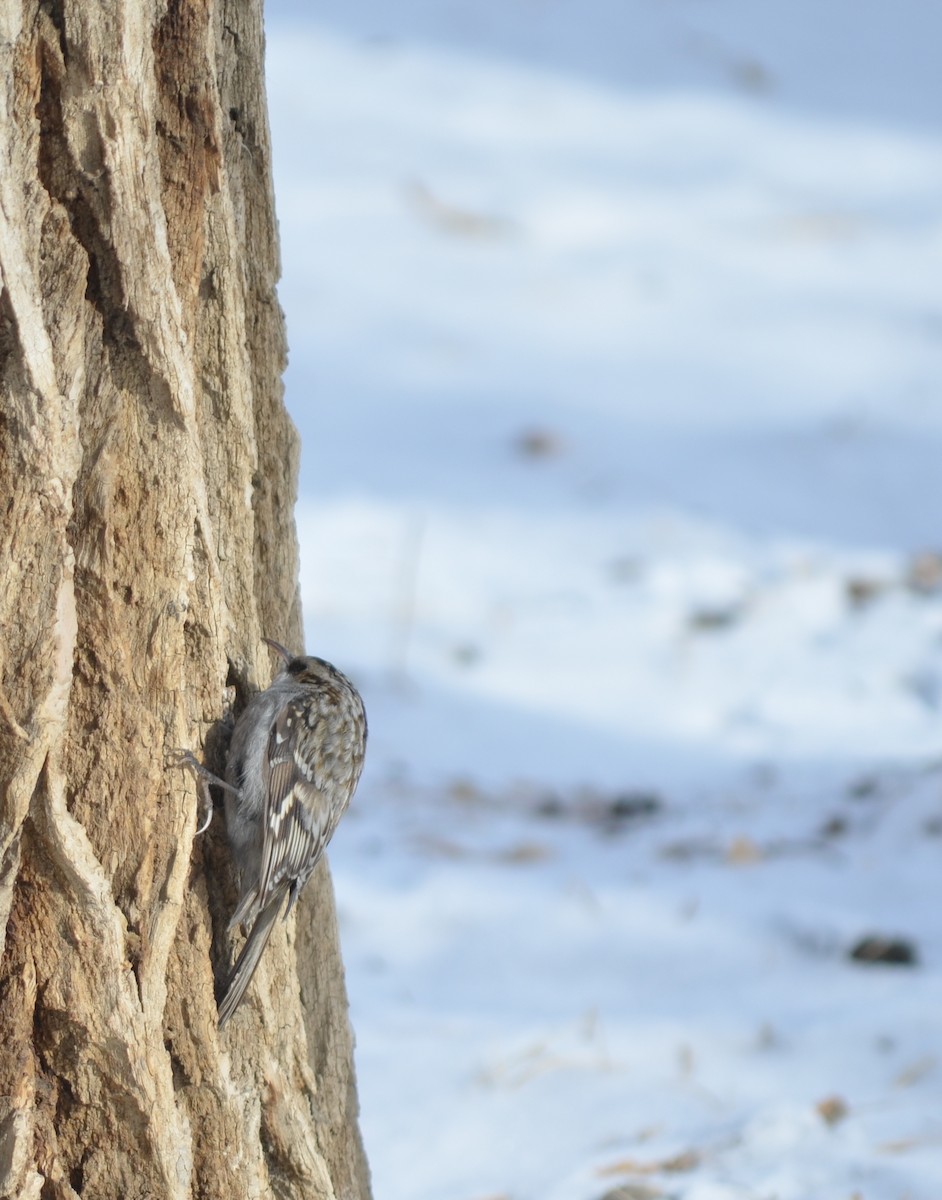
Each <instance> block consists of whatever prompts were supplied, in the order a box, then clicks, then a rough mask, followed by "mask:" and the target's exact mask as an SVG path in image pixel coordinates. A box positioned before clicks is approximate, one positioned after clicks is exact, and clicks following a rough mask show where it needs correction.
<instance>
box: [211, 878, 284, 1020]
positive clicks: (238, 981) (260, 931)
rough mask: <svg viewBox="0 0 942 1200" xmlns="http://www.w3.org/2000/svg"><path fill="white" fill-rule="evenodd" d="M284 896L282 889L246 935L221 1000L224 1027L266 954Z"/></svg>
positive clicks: (220, 1011) (220, 1010) (220, 1006)
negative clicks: (259, 962) (263, 955)
mask: <svg viewBox="0 0 942 1200" xmlns="http://www.w3.org/2000/svg"><path fill="white" fill-rule="evenodd" d="M284 899H285V898H284V893H279V894H278V895H277V896H275V897H273V898H272V899H271V900H269V901H268V903H267V904H266V905H265V907H264V908H263V909H262V911H261V912H260V913H259V914H258V916H257V917H256V918H255V921H254V923H253V925H252V932H251V933H250V934H249V936H248V937H247V938H246V941H245V945H244V946H243V947H242V952H241V953H240V955H239V957H238V958H237V959H236V964H235V966H234V967H233V968H232V974H231V975H230V976H229V982H228V983H227V984H226V992H225V995H224V996H223V998H222V1000H221V1001H220V1002H219V1028H220V1029H222V1027H223V1025H225V1023H226V1022H227V1021H228V1020H229V1018H230V1017H231V1016H232V1014H233V1013H234V1012H235V1010H236V1009H237V1008H238V1007H239V1005H240V1003H241V1002H242V997H243V996H244V995H245V989H246V988H247V987H248V986H249V984H250V983H251V982H252V976H253V975H254V974H255V968H256V967H257V966H258V960H259V959H260V958H261V957H262V954H263V952H264V950H265V947H266V946H267V945H268V939H269V937H270V936H271V931H272V928H273V926H274V924H275V921H276V920H277V919H278V914H279V912H280V911H281V907H282V905H283V904H284Z"/></svg>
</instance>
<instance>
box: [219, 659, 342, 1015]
mask: <svg viewBox="0 0 942 1200" xmlns="http://www.w3.org/2000/svg"><path fill="white" fill-rule="evenodd" d="M265 641H266V642H268V644H269V645H270V646H271V647H272V648H273V649H274V650H277V652H278V653H279V654H280V655H281V656H282V658H283V659H284V666H283V667H282V669H281V670H280V671H279V673H278V674H277V675H276V676H275V678H274V679H273V680H272V683H271V685H270V686H269V687H268V688H267V689H266V690H265V691H264V692H259V693H258V695H256V696H254V697H253V699H252V700H251V701H250V702H249V704H248V705H247V706H246V708H245V711H244V712H243V713H242V715H241V716H240V717H239V720H238V721H237V722H236V727H235V729H234V730H233V733H232V741H231V743H230V746H229V756H228V759H227V762H226V788H225V794H226V827H227V830H228V834H229V844H230V846H231V849H232V856H233V858H234V859H235V862H236V865H237V867H238V868H239V873H240V893H239V903H238V905H237V906H236V910H235V912H234V913H233V914H232V920H231V921H230V922H229V928H230V929H232V928H233V927H234V926H236V925H239V924H241V923H243V922H244V923H245V924H251V931H250V932H249V936H248V938H247V939H246V942H245V945H244V946H243V947H242V951H241V953H240V954H239V957H238V958H237V960H236V964H235V966H234V967H233V969H232V973H231V975H230V977H229V980H228V982H227V984H226V991H225V995H224V996H223V998H222V1000H221V1002H220V1004H219V1025H220V1027H222V1026H223V1025H224V1024H225V1023H226V1021H228V1020H229V1018H230V1017H231V1016H232V1014H233V1013H234V1012H235V1010H236V1009H237V1008H238V1006H239V1003H240V1001H241V1000H242V997H243V996H244V995H245V989H246V988H247V987H248V985H249V983H250V981H251V979H252V975H253V974H254V973H255V968H256V967H257V966H258V963H259V959H260V958H261V956H262V952H263V951H264V949H265V946H266V945H267V944H268V938H269V936H270V934H271V931H272V928H273V926H274V924H275V921H276V919H277V917H278V914H279V913H280V912H281V910H282V908H283V907H284V902H285V898H287V901H288V906H287V909H286V910H285V916H287V915H288V913H289V912H290V911H291V909H292V907H293V906H294V903H295V901H296V900H297V898H298V895H299V894H300V891H301V889H302V888H303V887H304V885H305V884H306V883H307V881H308V879H310V877H311V874H312V872H313V871H314V868H315V867H316V866H317V860H318V859H319V858H320V856H321V853H322V851H323V849H324V847H325V846H326V845H327V843H328V842H329V841H330V838H331V835H332V834H333V832H334V830H335V829H336V827H337V822H338V821H339V820H340V818H341V817H342V816H343V814H344V812H345V811H346V808H347V805H348V804H349V803H350V798H351V796H352V795H353V793H354V791H355V790H356V786H357V783H358V781H359V778H360V772H361V771H362V769H363V756H364V753H365V750H366V713H365V711H364V709H363V701H362V700H361V699H360V694H359V692H358V691H357V690H356V688H355V687H354V686H353V684H352V683H351V682H350V680H349V679H347V678H346V676H344V675H342V674H341V673H340V671H338V670H337V668H336V667H333V666H331V664H330V663H328V662H324V660H323V659H322V658H308V657H301V656H299V657H295V656H294V655H293V654H291V653H289V651H287V650H286V649H285V648H284V647H283V646H280V645H279V644H278V643H277V642H273V641H270V640H269V639H268V638H266V639H265Z"/></svg>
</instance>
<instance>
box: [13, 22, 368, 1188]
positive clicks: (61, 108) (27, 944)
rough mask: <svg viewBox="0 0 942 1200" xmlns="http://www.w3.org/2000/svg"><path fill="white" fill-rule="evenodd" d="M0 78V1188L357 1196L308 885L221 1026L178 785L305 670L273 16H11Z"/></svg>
mask: <svg viewBox="0 0 942 1200" xmlns="http://www.w3.org/2000/svg"><path fill="white" fill-rule="evenodd" d="M0 62H2V74H3V78H2V80H0V270H2V291H0V387H2V395H3V399H2V407H0V502H2V505H3V510H4V518H3V522H2V525H0V571H2V574H0V931H3V944H2V950H3V956H2V960H0V1193H2V1194H3V1195H5V1196H15V1197H17V1198H20V1197H22V1198H31V1197H42V1198H43V1200H53V1198H59V1197H74V1196H85V1197H91V1198H94V1200H107V1198H108V1197H115V1198H120V1200H134V1198H135V1197H141V1198H144V1197H146V1198H147V1200H159V1198H162V1197H189V1196H194V1197H195V1196H199V1197H205V1198H210V1197H226V1198H227V1200H231V1198H232V1197H240V1196H268V1195H274V1196H278V1197H289V1196H290V1197H294V1196H297V1197H301V1196H304V1197H337V1198H343V1200H346V1198H347V1197H352V1198H358V1200H359V1198H362V1197H366V1196H368V1194H369V1184H368V1177H367V1170H366V1164H365V1160H364V1157H363V1153H362V1148H361V1145H360V1140H359V1134H358V1130H357V1124H356V1095H355V1087H354V1081H353V1072H352V1063H351V1037H350V1031H349V1026H348V1021H347V1008H346V996H345V992H344V984H343V973H342V967H341V963H340V958H339V953H338V948H337V934H336V922H335V917H334V910H333V899H332V892H331V887H330V881H329V876H328V874H327V872H326V869H325V867H324V866H321V867H319V868H318V871H317V874H316V875H315V878H314V880H313V881H312V883H311V884H310V885H309V887H308V889H307V892H306V895H305V896H304V898H303V900H302V903H301V905H300V906H299V907H300V911H299V912H298V915H297V918H296V919H295V918H293V917H292V918H290V919H289V920H288V921H287V922H284V923H280V924H279V927H278V929H277V930H276V932H275V935H274V936H273V938H272V942H271V945H270V946H269V949H268V951H267V953H266V955H265V958H264V959H263V962H262V965H261V967H260V969H259V971H258V973H257V975H256V979H255V982H254V983H253V985H252V987H251V989H250V991H249V996H248V999H247V1001H246V1003H245V1005H244V1006H243V1008H242V1010H240V1012H239V1013H238V1014H237V1016H236V1017H235V1018H234V1019H233V1021H232V1022H231V1024H230V1025H229V1026H228V1027H227V1028H226V1029H225V1030H224V1031H223V1033H222V1034H220V1033H218V1032H217V1029H216V1008H215V1001H214V975H215V977H217V978H218V977H219V976H220V975H221V973H222V972H223V971H224V970H225V966H226V963H227V962H228V960H229V956H230V952H231V946H230V940H231V939H230V937H229V935H228V934H227V931H226V922H227V918H228V915H229V913H230V912H231V911H232V908H233V904H234V896H235V888H234V879H233V876H232V870H231V866H230V864H229V860H228V854H227V848H226V839H225V831H224V828H223V825H224V822H223V820H222V817H221V814H220V815H219V816H217V818H216V820H215V821H214V823H213V826H212V827H211V829H210V831H209V833H207V834H206V835H204V836H202V837H200V838H195V836H194V835H195V830H196V825H197V812H198V802H197V792H196V787H195V783H194V780H193V779H192V777H191V776H190V775H189V774H188V773H187V772H185V771H180V770H174V769H168V766H167V754H168V751H170V750H172V749H173V748H176V747H191V748H193V749H194V750H196V751H197V753H199V751H200V748H201V746H203V745H204V743H205V742H206V739H207V736H208V735H209V734H211V733H212V732H213V731H215V732H216V733H217V734H218V733H219V732H220V730H222V728H223V727H222V726H221V725H220V718H221V717H222V716H223V713H224V711H225V708H226V705H227V704H230V705H231V704H232V703H233V702H234V703H235V705H236V707H238V705H239V703H242V702H244V698H245V695H246V694H247V692H248V690H249V689H251V688H253V687H257V686H264V685H265V684H267V682H268V680H269V675H270V670H271V666H270V663H269V656H268V651H267V650H266V649H265V648H264V647H263V645H262V644H261V637H262V636H263V635H268V636H271V637H275V638H278V639H279V640H281V641H283V642H285V643H286V644H287V645H289V646H291V647H292V648H294V647H297V648H298V649H300V648H301V616H300V607H299V602H298V592H297V582H296V581H297V545H296V538H295V530H294V524H293V512H292V506H293V502H294V498H295V488H296V473H297V462H298V447H297V437H296V434H295V432H294V429H293V427H292V425H291V424H290V422H289V420H288V418H287V416H286V414H285V411H284V407H283V405H282V400H281V384H280V374H281V371H282V368H283V366H284V359H285V344H284V329H283V324H282V317H281V312H280V309H279V307H278V303H277V300H276V297H275V281H276V277H277V273H278V251H277V243H276V237H275V232H274V215H273V200H272V189H271V176H270V147H269V139H268V126H267V115H266V109H265V98H264V89H263V76H262V27H261V12H260V0H228V2H227V0H98V2H96V0H91V2H90V0H3V3H2V4H0ZM223 744H224V737H216V739H215V743H214V742H213V738H211V737H210V739H209V751H210V752H211V753H210V754H209V756H208V758H207V762H208V764H209V765H210V766H215V768H216V769H217V770H218V769H221V766H222V762H221V761H220V757H221V749H220V748H221V747H222V746H223ZM214 745H215V749H214Z"/></svg>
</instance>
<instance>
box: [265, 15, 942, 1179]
mask: <svg viewBox="0 0 942 1200" xmlns="http://www.w3.org/2000/svg"><path fill="white" fill-rule="evenodd" d="M267 34H268V88H269V100H270V115H271V122H272V133H273V140H274V155H275V185H276V196H277V208H278V213H279V219H280V224H281V241H282V255H283V260H284V279H283V283H282V286H281V289H280V294H281V300H282V304H283V305H284V308H285V311H286V315H287V322H288V336H289V343H290V347H291V351H290V354H291V360H290V366H289V369H288V373H287V377H286V385H287V403H288V406H289V409H290V410H291V412H292V414H293V416H294V419H295V421H296V423H297V424H298V426H299V428H300V430H301V434H302V438H303V446H304V449H303V459H302V471H301V481H300V499H299V506H298V527H299V534H300V538H301V546H302V559H303V562H302V591H303V599H304V607H305V621H306V633H307V647H308V649H309V650H310V651H311V652H313V653H317V654H320V655H322V656H324V657H327V658H329V659H332V660H333V661H336V662H337V663H338V664H339V665H341V666H342V667H343V668H344V669H345V670H347V671H348V672H349V673H350V674H351V675H352V676H353V677H354V678H355V679H356V681H357V683H358V684H359V685H360V687H361V689H362V691H363V693H364V696H365V699H366V702H367V708H368V711H369V714H370V722H371V745H370V754H369V761H368V767H367V772H366V775H365V776H364V780H363V784H362V785H361V789H360V792H359V793H358V795H357V798H356V800H355V801H354V808H353V810H352V811H351V813H350V815H349V816H348V817H347V818H346V819H345V822H344V824H343V825H342V826H341V828H340V831H339V832H338V834H337V836H336V838H335V840H334V842H333V844H332V847H331V851H330V859H331V864H332V868H333V871H334V877H335V883H336V888H337V894H338V904H339V911H340V920H341V935H342V941H343V948H344V958H345V962H346V964H347V972H348V985H349V989H350V996H351V1015H352V1020H353V1024H354V1028H355V1030H356V1034H357V1040H358V1059H357V1061H358V1071H359V1080H360V1096H361V1103H362V1108H363V1130H364V1136H365V1140H366V1144H367V1151H368V1154H369V1157H370V1160H371V1164H372V1168H373V1173H374V1186H375V1192H376V1197H377V1200H530V1198H533V1200H537V1198H538V1200H601V1198H602V1197H609V1198H610V1200H655V1198H657V1197H684V1198H685V1200H740V1198H742V1200H745V1198H746V1197H749V1198H750V1200H760V1198H761V1200H766V1198H768V1200H772V1198H773V1197H775V1198H776V1200H804V1198H810V1197H815V1198H817V1197H821V1196H828V1197H841V1198H844V1197H846V1198H847V1200H850V1198H851V1197H859V1198H861V1200H883V1198H886V1200H890V1198H900V1200H902V1197H907V1198H908V1200H938V1197H939V1196H940V1195H942V1155H940V1153H939V1149H940V1145H942V1116H940V1114H942V1042H940V1033H939V1013H940V1012H942V970H940V968H942V928H940V926H942V922H940V920H939V917H938V913H939V899H940V897H939V890H940V889H939V880H940V878H942V871H940V867H942V862H940V860H942V554H940V551H942V504H940V501H942V485H940V482H939V479H940V470H942V403H940V401H942V282H940V281H942V199H940V197H942V84H940V82H939V66H938V64H939V53H938V48H939V46H942V8H940V7H939V6H938V5H937V4H933V3H930V2H929V0H925V2H921V0H900V2H899V3H897V4H894V5H888V4H882V3H876V2H872V3H871V2H868V0H829V2H828V3H827V4H821V3H820V0H817V2H812V0H792V2H791V3H788V4H784V3H778V4H774V3H765V4H757V3H755V0H583V2H582V3H578V4H577V3H575V2H574V0H503V2H501V3H497V2H495V0H478V2H477V3H473V4H472V3H464V2H461V3H459V2H448V0H437V2H433V0H414V2H411V3H410V2H407V0H388V2H387V3H385V4H379V3H377V2H376V0H348V2H347V3H343V4H341V3H339V2H337V0H330V2H317V3H311V2H310V0H304V2H301V0H270V2H269V4H268V5H267Z"/></svg>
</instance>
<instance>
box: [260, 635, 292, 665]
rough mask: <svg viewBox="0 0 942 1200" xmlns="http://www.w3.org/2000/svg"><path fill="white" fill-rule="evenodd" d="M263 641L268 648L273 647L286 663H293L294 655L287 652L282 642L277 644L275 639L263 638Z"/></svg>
mask: <svg viewBox="0 0 942 1200" xmlns="http://www.w3.org/2000/svg"><path fill="white" fill-rule="evenodd" d="M262 641H263V642H264V643H265V645H266V646H271V648H272V650H274V651H275V652H276V653H278V654H280V655H281V657H282V658H283V659H284V660H285V662H286V663H289V662H291V660H292V659H293V658H294V655H293V654H292V653H291V651H290V650H286V649H285V648H284V646H282V644H281V642H276V641H275V640H274V638H267V637H263V638H262Z"/></svg>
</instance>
